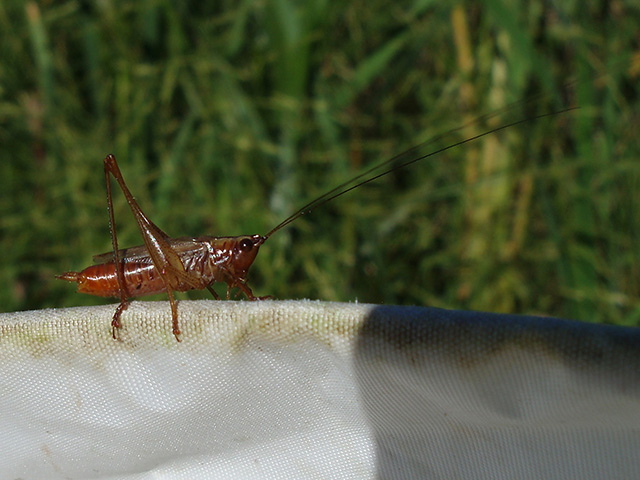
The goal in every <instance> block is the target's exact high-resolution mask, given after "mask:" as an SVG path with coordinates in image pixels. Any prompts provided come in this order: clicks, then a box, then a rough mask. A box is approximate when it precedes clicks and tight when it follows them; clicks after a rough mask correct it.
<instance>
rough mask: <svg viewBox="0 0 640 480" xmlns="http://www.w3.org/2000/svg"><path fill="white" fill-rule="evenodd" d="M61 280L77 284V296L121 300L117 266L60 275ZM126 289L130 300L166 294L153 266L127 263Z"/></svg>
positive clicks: (99, 266)
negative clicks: (117, 298)
mask: <svg viewBox="0 0 640 480" xmlns="http://www.w3.org/2000/svg"><path fill="white" fill-rule="evenodd" d="M58 278H59V279H61V280H66V281H68V282H76V283H77V284H78V292H79V293H86V294H88V295H95V296H98V297H119V296H120V289H119V288H118V278H117V276H116V269H115V264H114V263H101V264H99V265H92V266H90V267H87V268H85V269H84V270H82V271H81V272H67V273H64V274H62V275H58ZM124 283H125V285H124V289H125V290H126V293H127V297H138V296H142V295H151V294H154V293H161V292H164V291H165V285H164V282H163V281H162V277H161V276H160V275H158V272H157V271H156V268H155V267H154V266H153V264H152V263H141V262H127V263H125V264H124Z"/></svg>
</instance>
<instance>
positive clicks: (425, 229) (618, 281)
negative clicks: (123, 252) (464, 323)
mask: <svg viewBox="0 0 640 480" xmlns="http://www.w3.org/2000/svg"><path fill="white" fill-rule="evenodd" d="M638 32H640V7H639V4H638V2H637V1H624V0H620V1H592V2H583V1H578V0H575V1H572V0H568V1H563V2H546V1H542V0H533V1H516V0H487V1H484V2H435V1H433V0H414V1H397V2H388V1H379V0H366V1H365V0H353V1H347V2H343V1H334V2H329V1H325V0H308V1H304V2H295V1H293V0H261V1H253V0H240V1H218V2H200V1H170V0H144V1H115V0H114V1H107V0H105V1H99V2H83V1H77V0H76V1H62V0H60V1H53V2H52V1H42V2H33V1H31V2H26V3H25V2H22V1H15V0H7V1H5V2H2V3H0V154H1V155H0V157H1V158H0V285H1V288H0V308H2V309H3V310H5V311H12V310H22V309H36V308H43V307H65V306H72V305H81V304H96V303H103V302H104V301H105V300H103V299H98V298H92V297H88V296H83V295H79V294H76V293H75V288H74V286H73V285H71V284H68V283H64V282H61V281H58V280H55V279H54V275H55V274H58V273H62V272H64V271H67V270H79V269H81V268H83V267H85V266H87V265H89V264H90V263H91V257H92V255H94V254H97V253H102V252H104V251H108V250H109V249H110V246H111V244H110V238H109V232H108V226H107V212H106V209H105V188H104V175H103V170H102V159H103V158H104V156H105V155H106V154H107V153H114V154H115V155H116V156H117V158H118V159H119V162H120V165H121V168H122V170H123V173H124V175H125V178H126V180H127V182H128V183H129V186H130V188H131V189H132V190H133V192H134V195H136V197H137V199H138V200H139V202H140V204H141V205H142V207H143V209H145V211H146V212H147V213H148V215H149V216H150V217H151V218H152V219H153V220H154V221H155V222H156V223H157V224H158V225H159V226H160V227H161V228H163V229H164V230H165V231H167V232H168V233H169V234H170V235H174V236H184V235H202V234H212V235H220V236H224V235H240V234H253V233H265V232H266V231H268V230H269V229H270V228H272V227H273V226H274V225H275V224H277V223H278V222H280V221H281V220H283V219H284V218H285V217H286V216H287V215H289V214H290V213H292V212H293V211H295V210H296V209H297V208H299V207H300V206H302V205H303V204H304V203H306V202H307V201H310V200H312V199H313V198H314V197H315V196H317V195H320V194H322V193H324V192H325V191H326V190H329V189H331V188H333V187H334V186H335V185H337V184H339V183H342V182H343V181H345V180H347V179H349V178H350V177H352V176H354V175H355V174H356V173H357V172H358V171H359V170H361V169H362V168H363V167H365V166H367V165H373V164H375V163H376V162H379V161H382V160H384V159H387V158H389V157H391V156H393V155H394V154H396V153H398V152H401V151H403V150H405V149H407V148H409V147H411V146H412V145H415V144H419V143H421V142H423V141H425V140H427V139H429V138H431V137H433V136H434V135H436V134H441V133H443V132H445V131H447V130H449V129H451V128H454V127H458V126H460V125H462V124H464V123H468V122H469V121H470V120H471V119H473V118H475V117H478V116H479V115H481V114H484V113H488V112H491V111H495V110H496V109H500V108H503V107H505V106H506V105H510V104H512V103H513V102H517V101H518V100H520V99H523V98H527V97H530V96H531V95H533V94H539V93H542V96H540V97H536V99H535V101H532V102H524V103H519V104H516V105H515V106H513V107H511V108H508V109H507V110H506V112H505V114H504V115H503V116H502V117H500V118H499V119H493V120H491V121H488V122H478V123H476V124H473V125H470V126H467V127H465V128H463V129H461V130H458V131H457V132H453V133H451V134H449V135H448V136H446V137H445V138H444V139H443V140H442V142H445V143H446V142H450V141H456V140H461V139H463V138H465V137H467V136H471V135H474V134H477V133H479V132H482V131H483V130H484V129H486V128H490V127H492V126H497V125H499V124H500V123H501V122H505V121H509V120H514V119H519V118H524V117H527V116H531V115H533V114H536V113H543V112H545V111H552V110H554V109H559V108H563V106H567V105H568V104H570V103H575V104H578V105H579V106H580V107H581V108H580V109H579V110H578V111H577V112H572V113H570V114H563V115H557V116H554V117H552V118H551V119H547V120H538V121H534V122H530V123H527V124H525V125H522V126H519V127H513V128H510V129H508V130H506V131H503V132H500V133H496V134H492V135H489V136H487V137H485V138H483V139H482V140H479V141H477V142H474V143H472V144H468V145H465V146H463V147H460V148H456V149H454V150H452V151H449V152H447V153H446V154H443V155H439V156H436V157H434V158H431V159H428V160H425V161H422V162H420V163H417V164H415V165H413V166H411V167H409V168H407V169H404V170H402V171H400V172H397V173H394V174H392V175H388V176H386V177H385V178H383V179H380V180H379V181H376V182H374V183H372V184H370V185H367V186H365V187H362V188H360V189H358V190H356V191H354V192H351V193H349V194H348V195H345V196H344V197H342V198H340V199H338V200H336V201H333V202H331V203H329V204H327V205H325V206H323V207H320V208H319V209H317V210H315V211H314V212H313V213H311V214H310V215H307V216H305V217H303V218H301V219H299V220H298V221H296V222H295V223H294V224H292V225H291V226H289V227H287V228H286V229H285V230H282V231H280V232H278V233H277V234H275V235H274V236H273V238H271V239H270V240H269V241H268V242H267V243H266V244H265V245H264V246H263V247H262V249H261V252H260V255H259V256H258V258H257V260H256V263H255V264H254V266H253V268H252V271H251V277H250V284H251V285H252V287H253V289H254V291H255V292H256V294H258V295H267V294H271V295H274V296H275V297H276V298H278V299H296V298H317V299H322V300H335V301H359V302H375V303H388V304H391V303H394V304H403V305H412V304H417V305H430V306H437V307H446V308H461V309H478V310H488V311H496V312H509V313H537V314H546V315H554V316H560V317H569V318H577V319H582V320H586V321H598V322H608V323H616V324H626V325H637V324H638V323H639V319H640V301H639V298H640V245H639V242H638V240H639V232H640V223H639V221H638V215H637V212H638V208H639V206H640V181H639V180H640V152H639V151H640V141H639V140H638V125H639V123H640V122H639V120H640V117H639V115H640V110H639V109H638V104H639V102H640V98H639V95H638V94H639V90H638V86H639V79H638V75H639V72H640V69H639V68H638V66H637V65H635V66H634V64H633V57H634V54H635V56H636V57H637V56H638V54H639V53H640V49H639V48H640V41H639V40H640V39H639V36H638ZM636 63H637V62H636ZM570 82H574V83H570ZM425 148H427V147H425ZM422 151H425V149H424V148H423V150H422ZM116 210H117V212H116V213H117V219H118V222H119V238H120V242H121V245H122V246H131V245H135V244H140V243H141V240H140V237H139V234H138V232H137V230H136V225H135V223H134V221H133V219H132V217H131V215H130V213H129V211H128V210H127V207H126V204H125V202H124V201H123V199H122V196H121V195H120V193H119V192H117V199H116ZM221 292H224V286H222V288H221ZM187 297H188V298H210V295H209V293H208V292H206V291H205V292H192V293H188V294H185V295H181V296H180V298H187ZM157 298H166V297H162V296H159V297H157Z"/></svg>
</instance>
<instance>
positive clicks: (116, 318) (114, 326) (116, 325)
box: [111, 299, 131, 340]
mask: <svg viewBox="0 0 640 480" xmlns="http://www.w3.org/2000/svg"><path fill="white" fill-rule="evenodd" d="M130 303H131V300H126V299H122V300H121V301H120V305H118V308H116V311H115V313H114V314H113V320H112V321H111V333H112V335H113V339H114V340H117V338H118V335H116V331H118V330H120V329H121V328H122V324H121V323H120V316H121V315H122V312H124V311H125V310H126V309H127V307H128V306H129V304H130Z"/></svg>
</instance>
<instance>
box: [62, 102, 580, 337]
mask: <svg viewBox="0 0 640 480" xmlns="http://www.w3.org/2000/svg"><path fill="white" fill-rule="evenodd" d="M576 108H577V107H567V108H563V109H561V110H557V111H553V112H549V113H544V114H540V115H536V116H532V117H527V118H521V119H519V120H516V121H512V122H510V123H506V124H503V125H501V126H498V127H495V128H492V129H490V130H487V131H484V132H482V133H480V134H477V135H475V136H472V137H469V138H466V139H464V140H460V141H457V142H454V143H451V144H449V145H446V146H445V147H442V148H439V149H436V150H432V151H428V153H423V152H424V150H422V149H423V148H425V147H427V146H428V145H430V144H431V143H432V142H433V141H434V140H437V139H440V138H442V137H444V136H445V135H448V134H450V133H452V132H454V131H456V130H460V129H461V128H463V127H459V128H457V129H455V130H452V131H450V132H447V133H446V134H444V135H441V136H439V137H437V138H436V139H432V140H430V141H428V142H425V143H423V144H420V145H418V146H416V147H414V148H412V149H410V150H407V151H406V152H404V153H402V154H400V155H397V156H395V157H393V158H391V159H389V160H386V161H384V162H382V163H380V164H378V165H376V166H374V167H372V168H370V169H368V170H366V171H365V172H364V173H361V174H360V175H358V176H356V177H354V178H352V179H351V180H349V181H347V182H345V183H343V184H341V185H339V186H337V187H336V188H334V189H332V190H330V191H329V192H327V193H325V194H324V195H322V196H320V197H318V198H316V199H315V200H313V201H312V202H309V203H308V204H306V205H305V206H303V207H302V208H300V209H299V210H297V211H296V212H295V213H293V214H292V215H290V216H289V217H287V218H286V219H285V220H283V221H282V222H281V223H279V224H278V225H276V226H275V227H274V228H272V229H271V230H270V231H269V232H268V233H267V234H265V235H245V236H238V237H214V236H201V237H180V238H171V237H170V236H169V235H167V234H166V233H164V232H163V231H162V230H161V229H160V228H159V227H158V226H156V225H155V224H154V223H153V222H152V221H151V220H150V219H149V218H148V217H147V216H146V215H145V214H144V212H143V211H142V209H141V208H140V206H139V205H138V203H137V202H136V201H135V199H134V197H133V195H132V194H131V192H130V191H129V189H128V187H127V185H126V183H125V181H124V178H123V176H122V173H121V172H120V168H119V167H118V163H117V162H116V158H115V156H113V155H107V157H106V158H105V159H104V172H105V181H106V186H107V205H108V210H109V226H110V229H111V239H112V244H113V251H112V252H108V253H104V254H102V255H97V256H95V257H94V258H93V260H94V262H95V264H94V265H92V266H89V267H87V268H85V269H84V270H82V271H81V272H67V273H64V274H62V275H59V276H57V278H59V279H61V280H66V281H69V282H76V283H77V284H78V292H81V293H87V294H89V295H96V296H102V297H119V298H120V304H119V305H118V307H117V308H116V311H115V313H114V315H113V320H112V322H111V325H112V333H113V338H114V339H115V338H117V335H116V332H117V330H118V329H119V328H120V327H121V323H120V317H121V315H122V312H123V311H124V310H126V308H127V307H128V305H129V303H130V301H131V300H130V299H131V298H133V297H139V296H144V295H151V294H154V293H161V292H166V293H167V294H168V296H169V303H170V305H171V316H172V321H173V334H174V336H175V338H176V340H178V341H180V335H181V332H180V328H179V324H178V309H177V303H176V299H175V297H174V293H173V292H175V291H178V292H184V291H188V290H195V289H204V288H207V289H208V290H209V291H210V292H211V293H212V294H213V296H214V297H215V298H216V299H218V300H219V299H220V297H219V296H218V295H217V294H216V292H215V291H214V290H213V288H212V284H214V283H215V282H226V284H227V299H229V297H230V292H231V289H232V288H239V289H240V290H241V291H242V292H243V293H244V294H245V295H246V297H247V298H248V299H249V300H260V299H264V298H270V297H256V296H254V294H253V292H252V291H251V288H249V286H248V285H247V272H248V270H249V267H250V266H251V265H252V264H253V261H254V260H255V258H256V255H257V254H258V250H259V249H260V246H261V245H262V244H263V243H264V242H266V241H267V239H268V238H269V237H270V236H271V235H273V234H274V233H276V232H277V231H278V230H280V229H282V228H283V227H285V226H287V225H289V224H290V223H291V222H293V221H294V220H296V219H297V218H299V217H301V216H303V215H306V214H307V213H309V212H311V211H312V210H314V209H315V208H317V207H319V206H320V205H323V204H324V203H326V202H329V201H331V200H333V199H335V198H337V197H339V196H341V195H344V194H345V193H347V192H349V191H351V190H354V189H356V188H358V187H360V186H362V185H364V184H366V183H369V182H372V181H374V180H376V179H378V178H380V177H382V176H384V175H387V174H389V173H391V172H394V171H396V170H399V169H401V168H404V167H407V166H409V165H411V164H413V163H416V162H418V161H421V160H424V159H426V158H429V157H433V156H434V155H437V154H439V153H442V152H444V151H446V150H449V149H452V148H455V147H458V146H460V145H463V144H466V143H469V142H473V141H475V140H477V139H479V138H482V137H484V136H487V135H490V134H493V133H495V132H498V131H500V130H505V129H507V128H510V127H513V126H515V125H519V124H522V123H526V122H530V121H533V120H537V119H540V118H543V117H550V116H553V115H557V114H560V113H564V112H568V111H570V110H574V109H576ZM498 113H499V112H494V113H493V114H489V115H487V116H485V117H481V118H480V119H476V120H474V121H473V122H471V123H476V122H479V121H480V120H481V119H487V118H489V117H491V116H494V115H497V114H498ZM111 175H113V177H114V178H115V179H116V181H117V182H118V185H120V188H121V190H122V192H123V193H124V196H125V198H126V201H127V203H128V204H129V207H130V208H131V211H132V212H133V215H134V217H135V219H136V222H137V223H138V227H139V229H140V233H141V235H142V239H143V241H144V245H140V246H137V247H132V248H125V249H122V250H119V247H118V240H117V235H116V226H115V218H114V212H113V200H112V194H111V178H110V176H111Z"/></svg>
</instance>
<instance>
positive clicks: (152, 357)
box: [0, 301, 640, 480]
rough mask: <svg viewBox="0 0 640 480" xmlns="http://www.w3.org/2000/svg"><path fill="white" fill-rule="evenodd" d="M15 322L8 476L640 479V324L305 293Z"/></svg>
mask: <svg viewBox="0 0 640 480" xmlns="http://www.w3.org/2000/svg"><path fill="white" fill-rule="evenodd" d="M178 309H179V314H180V326H181V329H182V331H183V341H182V343H178V342H176V341H175V339H174V337H173V335H172V333H171V326H170V323H171V320H170V316H171V314H170V311H169V307H168V303H167V302H153V303H151V302H134V303H133V304H132V305H131V306H130V307H129V309H128V310H127V311H126V312H125V313H124V315H123V316H122V323H123V326H124V327H123V329H122V331H121V332H120V341H114V340H113V339H112V338H111V328H110V321H111V316H112V314H113V311H114V306H113V305H107V306H103V307H91V308H72V309H60V310H42V311H36V312H20V313H11V314H1V315H0V368H1V374H0V478H1V479H18V478H19V479H22V480H34V479H37V480H46V479H136V480H138V479H218V478H219V479H228V478H238V479H263V478H277V479H289V478H291V479H316V478H317V479H374V478H382V479H387V478H389V479H391V478H393V479H414V478H419V479H423V478H424V479H455V478H461V479H495V478H512V479H541V478H544V479H553V478H570V479H577V478H580V479H613V478H620V479H622V478H626V479H636V478H640V453H639V452H640V349H639V347H640V334H639V331H638V330H637V329H630V328H621V327H607V326H598V325H591V324H583V323H578V322H570V321H565V320H556V319H545V318H534V317H519V316H513V315H493V314H486V313H477V312H460V311H447V310H439V309H430V308H409V307H381V306H375V305H357V304H336V303H322V302H308V301H287V302H272V301H261V302H247V301H244V302H226V301H225V302H214V301H197V302H195V301H193V302H190V301H182V302H180V303H179V307H178Z"/></svg>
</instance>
